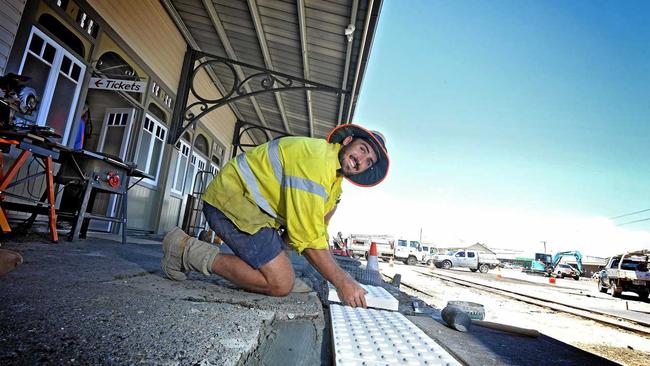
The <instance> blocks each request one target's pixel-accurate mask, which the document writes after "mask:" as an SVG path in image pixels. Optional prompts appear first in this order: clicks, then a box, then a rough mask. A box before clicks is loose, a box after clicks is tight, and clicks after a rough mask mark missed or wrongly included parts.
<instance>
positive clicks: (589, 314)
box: [384, 271, 650, 335]
mask: <svg viewBox="0 0 650 366" xmlns="http://www.w3.org/2000/svg"><path fill="white" fill-rule="evenodd" d="M416 272H417V273H418V274H420V275H424V276H429V277H433V278H437V279H439V280H442V281H447V282H451V283H455V284H457V285H460V286H465V287H470V288H474V289H478V290H481V291H485V292H489V293H492V294H497V295H500V296H504V297H508V298H511V299H515V300H519V301H522V302H526V303H529V304H532V305H537V306H541V307H544V308H548V309H552V310H555V311H560V312H564V313H568V314H572V315H574V316H578V317H582V318H586V319H590V320H593V321H596V322H599V323H602V324H605V325H608V326H613V327H616V328H622V329H626V330H628V331H632V332H635V333H641V334H644V335H650V321H644V320H640V319H633V318H629V317H625V316H622V315H620V314H614V313H608V312H605V311H602V310H597V309H592V308H586V307H582V306H579V305H576V304H570V303H566V302H562V301H558V300H554V299H549V298H546V297H541V296H533V295H529V294H522V293H518V292H515V291H512V290H508V289H505V288H500V287H496V286H490V285H487V284H484V283H477V282H474V281H471V280H468V279H459V278H455V277H452V276H447V275H443V274H439V273H433V272H431V273H429V272H423V271H416ZM384 276H386V275H384ZM386 277H388V278H391V277H390V276H386ZM391 279H392V278H391ZM401 285H402V286H405V287H407V288H409V289H412V290H414V291H417V292H420V293H423V294H425V295H429V296H431V294H429V293H428V292H427V290H426V289H423V288H420V287H419V286H416V285H412V284H409V283H408V282H404V281H401Z"/></svg>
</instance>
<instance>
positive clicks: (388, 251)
mask: <svg viewBox="0 0 650 366" xmlns="http://www.w3.org/2000/svg"><path fill="white" fill-rule="evenodd" d="M371 243H375V244H376V245H377V257H379V258H381V259H382V260H384V261H388V260H389V259H391V258H393V250H394V249H393V247H394V243H395V240H394V238H393V237H392V236H388V235H358V234H352V235H350V237H349V238H347V244H348V249H349V250H350V251H351V252H352V255H353V256H354V257H364V258H366V259H368V252H369V251H370V244H371Z"/></svg>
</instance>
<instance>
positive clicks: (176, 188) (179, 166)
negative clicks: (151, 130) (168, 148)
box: [172, 140, 190, 194]
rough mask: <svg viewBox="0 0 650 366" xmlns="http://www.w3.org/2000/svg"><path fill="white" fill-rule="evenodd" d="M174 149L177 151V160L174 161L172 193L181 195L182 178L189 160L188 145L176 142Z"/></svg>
mask: <svg viewBox="0 0 650 366" xmlns="http://www.w3.org/2000/svg"><path fill="white" fill-rule="evenodd" d="M176 148H177V149H178V159H176V172H175V173H174V179H173V180H172V192H174V193H176V194H183V178H185V171H186V170H187V164H188V162H189V160H190V144H188V143H187V142H186V141H183V140H178V142H177V143H176Z"/></svg>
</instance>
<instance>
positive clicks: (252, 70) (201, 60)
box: [168, 47, 348, 151]
mask: <svg viewBox="0 0 650 366" xmlns="http://www.w3.org/2000/svg"><path fill="white" fill-rule="evenodd" d="M217 65H223V66H225V67H226V68H227V69H228V70H230V72H232V80H233V83H232V85H231V86H230V88H229V89H228V88H227V87H224V88H225V89H228V90H225V93H224V94H225V95H223V96H222V97H220V98H207V97H204V96H201V95H199V93H198V92H197V90H196V88H195V87H194V82H195V78H196V75H197V74H198V73H199V71H201V70H203V69H206V68H210V67H212V66H217ZM237 67H240V68H241V69H242V70H246V71H249V72H247V73H246V74H247V75H248V76H247V77H245V78H244V79H243V80H241V78H240V77H239V74H238V73H237ZM288 90H314V91H320V92H328V93H334V94H348V92H347V91H345V90H343V89H339V88H334V87H331V86H328V85H325V84H321V83H317V82H314V81H310V80H306V79H303V78H299V77H296V76H291V75H287V74H284V73H281V72H276V71H272V70H268V69H265V68H261V67H258V66H254V65H249V64H246V63H243V62H239V61H235V60H231V59H228V58H224V57H220V56H215V55H211V54H208V53H205V52H201V51H197V50H194V49H192V48H189V47H188V50H187V52H186V53H185V58H184V61H183V69H182V70H181V78H180V82H179V85H178V93H177V95H176V104H175V105H174V116H173V118H172V126H171V133H170V134H169V138H168V142H169V143H170V144H176V142H177V141H178V140H179V139H180V137H181V136H182V135H183V133H184V132H185V131H186V130H187V129H188V128H190V127H192V126H194V125H195V124H196V122H197V121H198V120H199V119H201V117H203V116H205V115H206V114H208V113H210V112H212V111H213V110H215V109H217V108H219V107H222V106H224V105H226V104H229V103H232V102H235V101H238V100H240V99H243V98H249V97H252V96H255V95H257V94H262V93H277V92H283V91H288ZM190 93H191V94H192V96H194V98H196V100H197V101H196V102H193V103H191V104H190V105H188V104H187V101H188V97H189V95H190ZM240 122H241V123H246V124H248V125H250V126H254V127H247V130H249V129H251V128H254V129H260V130H262V131H272V132H276V133H279V134H284V135H286V134H287V133H286V132H284V131H278V130H273V129H271V128H268V127H265V126H259V125H255V124H252V123H248V122H242V121H238V123H240ZM240 127H241V126H240ZM235 135H237V136H240V134H239V133H238V128H235ZM265 135H266V136H267V137H268V133H266V132H265ZM238 141H239V138H238ZM233 143H234V139H233ZM239 146H244V145H239ZM233 151H236V150H235V149H233Z"/></svg>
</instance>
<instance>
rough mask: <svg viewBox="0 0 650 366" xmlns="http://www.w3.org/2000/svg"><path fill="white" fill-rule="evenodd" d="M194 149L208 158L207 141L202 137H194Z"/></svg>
mask: <svg viewBox="0 0 650 366" xmlns="http://www.w3.org/2000/svg"><path fill="white" fill-rule="evenodd" d="M194 149H195V150H197V151H198V152H200V153H201V154H203V155H205V156H210V155H209V154H208V139H206V138H205V136H203V135H198V136H196V139H195V140H194Z"/></svg>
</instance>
